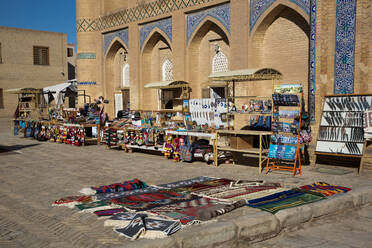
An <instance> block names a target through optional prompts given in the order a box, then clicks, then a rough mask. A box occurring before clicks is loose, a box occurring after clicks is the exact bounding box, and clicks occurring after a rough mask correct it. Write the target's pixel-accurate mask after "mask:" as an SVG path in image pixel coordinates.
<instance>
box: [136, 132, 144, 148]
mask: <svg viewBox="0 0 372 248" xmlns="http://www.w3.org/2000/svg"><path fill="white" fill-rule="evenodd" d="M137 145H139V146H142V145H143V134H142V133H140V134H137Z"/></svg>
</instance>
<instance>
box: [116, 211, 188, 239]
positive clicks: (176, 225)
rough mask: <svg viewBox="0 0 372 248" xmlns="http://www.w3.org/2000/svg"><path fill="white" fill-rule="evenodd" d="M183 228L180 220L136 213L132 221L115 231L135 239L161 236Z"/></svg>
mask: <svg viewBox="0 0 372 248" xmlns="http://www.w3.org/2000/svg"><path fill="white" fill-rule="evenodd" d="M179 229H181V224H180V222H179V221H174V220H166V219H160V218H150V217H148V216H147V215H146V214H136V215H135V216H134V217H133V219H132V220H131V222H130V223H129V224H128V225H127V226H126V227H123V228H114V230H115V232H117V233H119V234H121V235H124V236H125V237H127V238H130V239H132V240H135V239H137V238H139V237H140V236H142V237H143V238H161V237H166V236H168V235H171V234H173V233H175V232H177V231H178V230H179Z"/></svg>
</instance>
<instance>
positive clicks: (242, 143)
mask: <svg viewBox="0 0 372 248" xmlns="http://www.w3.org/2000/svg"><path fill="white" fill-rule="evenodd" d="M253 142H254V136H230V147H231V148H233V149H247V148H253Z"/></svg>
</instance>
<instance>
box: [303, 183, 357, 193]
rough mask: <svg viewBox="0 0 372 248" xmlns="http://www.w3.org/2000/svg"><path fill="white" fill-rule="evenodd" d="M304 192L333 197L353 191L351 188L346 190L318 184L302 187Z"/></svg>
mask: <svg viewBox="0 0 372 248" xmlns="http://www.w3.org/2000/svg"><path fill="white" fill-rule="evenodd" d="M300 189H302V190H307V191H309V193H311V192H315V193H320V194H322V195H324V196H331V195H335V194H339V193H346V192H348V191H350V190H351V188H346V187H342V186H337V185H332V184H328V183H323V182H316V183H313V184H309V185H304V186H302V187H300Z"/></svg>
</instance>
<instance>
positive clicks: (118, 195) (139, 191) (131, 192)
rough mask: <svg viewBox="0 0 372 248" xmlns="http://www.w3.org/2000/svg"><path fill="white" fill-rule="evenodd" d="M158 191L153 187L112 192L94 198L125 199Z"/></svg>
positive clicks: (102, 199)
mask: <svg viewBox="0 0 372 248" xmlns="http://www.w3.org/2000/svg"><path fill="white" fill-rule="evenodd" d="M157 191H159V188H156V187H154V186H148V187H147V188H144V189H135V190H129V191H121V192H113V193H106V194H97V195H96V198H97V200H101V201H104V200H112V199H115V198H121V197H127V196H131V195H140V194H144V193H154V192H157Z"/></svg>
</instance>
